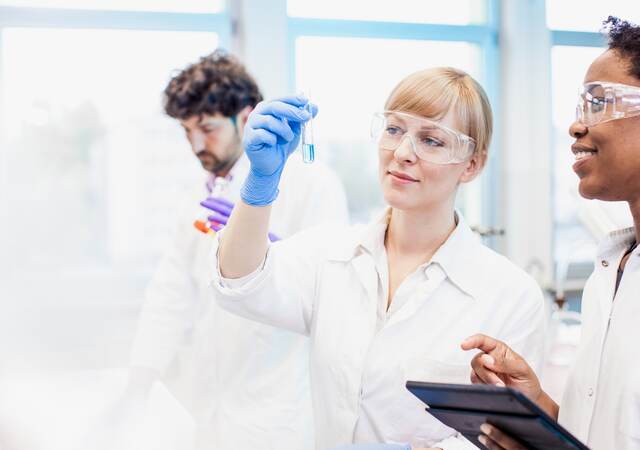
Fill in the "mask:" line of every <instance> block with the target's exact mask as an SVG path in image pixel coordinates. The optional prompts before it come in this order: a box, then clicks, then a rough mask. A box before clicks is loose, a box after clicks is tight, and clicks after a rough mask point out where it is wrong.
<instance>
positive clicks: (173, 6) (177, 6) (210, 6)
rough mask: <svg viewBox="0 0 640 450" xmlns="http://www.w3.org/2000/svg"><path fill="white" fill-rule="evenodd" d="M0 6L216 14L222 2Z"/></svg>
mask: <svg viewBox="0 0 640 450" xmlns="http://www.w3.org/2000/svg"><path fill="white" fill-rule="evenodd" d="M0 6H20V7H35V8H69V9H92V10H119V11H157V12H183V13H217V12H220V11H222V10H223V9H224V0H207V1H202V0H182V1H180V2H176V1H174V0H0Z"/></svg>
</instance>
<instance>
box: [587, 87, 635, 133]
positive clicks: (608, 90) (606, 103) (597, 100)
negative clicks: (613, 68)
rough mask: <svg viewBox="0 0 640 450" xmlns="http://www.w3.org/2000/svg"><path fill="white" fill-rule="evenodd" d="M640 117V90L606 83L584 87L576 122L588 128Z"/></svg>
mask: <svg viewBox="0 0 640 450" xmlns="http://www.w3.org/2000/svg"><path fill="white" fill-rule="evenodd" d="M638 115H640V88H639V87H637V86H629V85H626V84H619V83H607V82H606V81H593V82H591V83H585V84H584V85H583V86H582V90H581V92H580V97H579V98H578V106H577V107H576V120H578V122H580V123H582V124H583V125H585V126H587V127H592V126H594V125H597V124H599V123H602V122H609V121H611V120H616V119H624V118H625V117H634V116H638Z"/></svg>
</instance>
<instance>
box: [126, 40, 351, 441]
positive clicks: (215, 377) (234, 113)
mask: <svg viewBox="0 0 640 450" xmlns="http://www.w3.org/2000/svg"><path fill="white" fill-rule="evenodd" d="M261 100H262V95H261V93H260V91H259V89H258V86H257V85H256V83H255V81H254V80H253V78H252V77H251V76H250V75H249V74H248V73H247V71H246V69H245V68H244V66H243V65H242V64H241V63H240V62H239V61H238V60H237V59H236V58H234V57H232V56H231V55H228V54H227V53H225V52H222V51H216V52H215V53H213V54H212V55H209V56H207V57H204V58H201V60H200V61H199V62H198V63H195V64H192V65H190V66H188V67H187V68H186V69H185V70H183V71H182V72H180V73H179V74H178V75H176V76H175V77H174V78H173V79H172V80H171V81H170V83H169V85H168V86H167V88H166V89H165V111H166V113H167V114H168V115H169V116H171V117H173V118H175V119H176V120H178V121H179V122H180V124H181V125H182V127H183V128H184V131H185V134H186V137H187V139H188V141H189V143H190V144H191V149H192V151H193V153H194V155H195V156H196V157H197V158H198V159H199V160H200V163H201V164H202V167H203V168H204V169H205V171H206V172H207V176H206V177H207V180H206V181H207V182H206V185H207V187H208V193H209V194H211V188H212V186H213V184H214V180H219V179H224V180H225V182H224V184H225V185H226V189H225V190H224V192H223V193H222V194H221V193H220V192H216V195H221V196H222V197H223V200H224V202H225V205H227V204H230V203H229V202H235V201H237V200H238V198H239V191H240V188H241V183H242V181H243V180H244V178H245V177H246V174H247V172H248V170H249V164H248V160H247V158H246V157H245V156H244V154H243V150H242V145H241V136H242V132H243V127H244V124H245V122H246V120H247V117H248V115H249V113H250V112H251V110H252V109H253V108H254V106H255V105H256V104H257V103H258V102H259V101H261ZM297 159H298V163H297V164H295V165H294V166H293V167H292V168H291V170H288V171H285V172H284V173H283V178H282V180H283V184H282V189H281V192H280V195H279V197H278V199H277V201H276V202H275V204H274V210H273V214H274V217H275V218H276V220H277V223H275V224H274V227H273V229H272V230H271V231H273V233H274V234H276V235H277V236H279V237H282V238H285V237H287V236H289V235H291V234H293V233H295V232H297V231H299V230H301V229H303V228H306V227H309V226H313V225H318V224H320V223H322V222H324V221H327V220H338V221H346V219H347V217H346V214H347V212H346V199H345V196H344V193H343V190H342V186H341V184H340V182H339V180H338V178H337V177H336V176H335V175H334V174H333V172H331V171H329V170H328V169H327V168H326V167H324V166H322V165H321V164H313V165H306V164H303V163H302V161H301V158H297ZM203 181H204V180H203ZM204 185H205V183H203V192H202V194H201V197H200V198H197V199H193V205H194V211H193V213H191V214H190V215H188V216H187V217H185V220H184V223H183V224H182V225H181V226H180V228H179V230H178V233H177V236H176V237H175V240H174V242H173V244H172V247H171V248H170V249H169V251H168V252H167V254H166V256H165V258H164V259H163V261H162V262H161V264H160V266H159V268H158V270H157V272H156V274H155V276H154V279H153V281H152V282H151V284H150V286H149V287H148V290H147V293H146V300H145V303H144V306H143V310H142V314H141V319H140V324H139V327H138V332H137V336H136V339H135V341H134V346H133V351H132V356H131V367H132V369H131V383H130V389H133V390H136V389H137V390H138V392H140V391H141V390H145V389H148V388H149V386H150V384H151V382H152V381H153V380H154V379H157V378H162V377H163V376H164V375H165V374H167V371H168V369H170V368H171V369H174V371H176V368H177V371H178V378H179V380H180V383H178V386H179V387H180V388H181V389H180V390H181V391H182V392H185V391H186V394H184V395H183V396H182V397H183V398H186V399H187V402H188V404H189V405H188V406H189V408H190V409H191V411H192V413H193V414H194V417H195V419H196V422H197V427H198V433H197V441H198V448H209V449H216V450H231V449H234V450H235V449H238V448H264V449H276V448H277V449H285V450H286V449H290V450H301V449H305V448H310V447H311V446H312V434H311V430H312V422H311V418H310V394H309V387H308V361H307V342H306V338H304V337H302V336H298V335H295V334H293V333H290V332H286V331H282V330H280V329H276V328H272V327H269V326H266V325H261V324H258V323H255V322H252V321H247V320H245V319H241V318H239V317H237V316H234V315H232V314H229V313H227V312H225V311H224V310H222V309H220V308H218V307H217V306H216V304H215V299H214V298H213V292H212V291H211V290H210V288H209V286H208V282H209V279H210V274H209V272H210V270H211V262H210V261H211V258H210V251H211V244H212V243H213V238H212V236H211V235H210V234H205V233H202V232H201V231H198V230H197V229H196V228H194V226H193V223H194V219H198V218H199V216H200V217H201V216H202V214H203V210H202V208H201V207H200V206H199V201H200V200H204V199H205V198H206V197H207V191H205V190H204ZM294 186H295V189H292V188H290V187H294ZM211 214H214V213H213V212H212V213H211ZM205 231H206V230H205ZM185 355H186V356H185ZM177 357H178V358H177ZM177 359H182V361H180V362H179V363H177V362H176V360H177ZM185 361H186V362H185Z"/></svg>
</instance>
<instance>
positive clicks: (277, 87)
mask: <svg viewBox="0 0 640 450" xmlns="http://www.w3.org/2000/svg"><path fill="white" fill-rule="evenodd" d="M608 15H617V16H619V17H621V18H624V19H627V20H630V21H635V22H639V21H640V9H639V8H638V4H637V0H609V1H607V2H602V1H599V0H547V1H545V0H513V1H509V0H450V1H447V2H442V1H435V0H433V1H432V0H395V1H393V2H389V1H384V0H324V1H321V2H320V1H312V0H270V1H268V2H267V1H263V0H227V1H226V2H225V1H224V0H127V1H124V0H109V1H106V0H0V307H1V309H0V375H1V374H3V373H4V374H7V373H14V372H15V371H31V372H33V371H36V372H37V371H38V370H76V369H82V370H97V369H106V368H116V367H124V366H126V364H127V357H128V351H129V345H130V343H131V339H132V337H133V334H134V331H135V326H136V318H137V314H138V311H139V308H140V306H141V303H142V300H143V291H144V288H145V286H146V284H147V283H148V281H149V279H150V276H151V274H152V273H153V270H154V268H155V266H156V265H157V263H158V260H159V257H160V256H161V254H162V251H163V249H164V248H165V247H166V244H167V241H168V239H169V237H170V235H171V231H172V229H173V227H174V226H175V225H176V221H175V220H176V217H175V211H176V209H177V208H179V207H180V200H181V198H183V196H184V194H185V193H186V192H188V191H190V190H193V189H195V188H198V187H200V186H201V183H202V179H203V173H202V169H201V167H200V165H199V163H198V161H197V160H196V159H195V158H194V157H193V155H192V154H191V151H190V148H189V145H188V143H187V141H186V139H185V138H184V132H183V131H182V129H181V128H180V127H179V124H178V123H177V122H176V121H174V120H172V119H169V118H167V117H166V116H164V114H163V112H162V104H161V99H162V96H161V93H162V90H163V89H164V87H165V86H166V84H167V82H168V81H169V79H170V77H171V76H172V75H173V74H175V73H176V71H178V70H179V69H182V68H184V67H185V66H186V65H187V64H188V63H191V62H195V61H196V60H197V59H198V58H199V57H200V56H202V55H205V54H208V53H210V52H212V51H213V50H214V49H216V48H218V47H223V48H226V49H228V50H229V51H231V52H232V53H234V54H236V55H237V56H239V57H240V58H241V59H242V60H243V61H244V62H245V63H246V65H247V66H248V68H249V69H250V71H251V73H252V74H253V75H254V76H255V77H256V79H257V81H258V84H259V85H260V86H261V88H262V89H263V92H264V94H265V97H267V98H269V97H274V96H279V95H284V94H287V93H292V92H298V91H305V92H308V93H309V94H310V96H311V98H312V99H313V100H314V101H315V102H316V103H317V104H318V105H319V106H320V111H321V113H320V115H319V116H318V118H317V120H316V122H315V129H314V133H315V139H316V147H317V155H318V157H319V158H320V159H322V160H324V161H325V162H327V163H328V164H330V165H331V166H332V167H333V168H334V169H335V170H336V171H337V172H338V173H339V175H340V177H341V179H342V181H343V183H344V185H345V188H346V191H347V194H348V199H349V207H350V212H351V215H352V221H354V222H355V221H366V220H368V219H369V217H370V215H371V214H372V212H373V211H375V210H376V209H377V208H379V207H380V206H381V199H380V195H379V192H378V191H377V182H376V158H375V157H374V154H375V153H374V151H375V147H374V145H373V144H372V143H371V142H370V140H369V135H368V127H369V121H370V117H371V114H372V113H373V112H375V111H379V110H381V109H382V106H383V103H384V100H385V98H386V96H387V95H388V93H389V92H390V90H391V88H392V87H393V86H394V85H395V84H396V83H397V82H398V81H399V80H400V79H401V78H402V77H403V76H405V75H406V74H408V73H410V72H412V71H415V70H418V69H422V68H425V67H430V66H441V65H451V66H455V67H459V68H462V69H464V70H466V71H468V72H469V73H470V74H472V75H473V76H474V77H476V78H477V79H478V80H479V81H480V82H481V83H482V85H483V86H484V87H485V88H486V90H487V92H488V94H489V97H490V99H491V102H492V105H493V107H494V111H495V114H496V127H495V138H494V140H493V144H492V146H491V150H490V152H491V159H490V163H489V165H488V167H487V169H486V171H485V172H484V174H483V176H482V178H481V179H480V180H477V181H476V182H474V183H473V184H472V185H470V186H468V187H466V188H465V190H464V191H463V192H462V195H461V196H460V202H459V207H460V208H461V209H462V210H463V212H464V213H465V215H466V217H467V220H468V222H470V223H471V224H472V225H474V226H476V227H478V229H479V230H481V231H483V232H484V233H485V234H486V237H485V239H486V242H487V243H488V244H489V245H491V246H492V247H494V248H495V249H496V250H498V251H500V252H502V253H504V254H505V255H506V256H508V257H509V258H511V259H512V260H513V261H514V262H516V263H517V264H518V265H520V266H521V267H523V268H525V270H527V271H528V272H529V273H531V274H532V275H533V276H534V277H536V279H537V280H538V281H539V282H540V284H541V285H542V286H543V288H544V289H545V290H546V292H547V293H548V295H549V303H550V313H551V312H553V311H554V309H553V307H552V306H551V305H552V301H553V300H554V299H556V298H558V299H559V300H561V302H562V301H566V302H567V304H566V305H565V306H564V308H565V309H564V310H563V311H561V313H560V314H558V313H556V315H555V316H553V320H555V322H552V323H555V324H556V325H557V326H556V328H553V327H552V328H551V329H552V332H551V333H552V336H550V337H551V341H552V342H555V343H556V344H558V342H559V344H558V345H559V346H560V347H562V346H563V345H565V344H566V348H565V350H566V351H565V350H563V351H562V352H560V354H556V355H555V356H554V355H553V354H552V355H551V361H552V362H553V361H555V363H557V364H556V366H563V365H566V364H568V362H569V361H570V356H571V348H572V345H574V343H575V342H576V336H577V334H576V333H578V332H579V326H578V325H579V314H578V313H579V311H580V302H579V298H580V293H581V289H582V287H583V285H584V281H585V279H586V277H587V276H588V274H589V273H590V271H591V269H592V267H593V265H592V261H591V260H592V258H593V256H594V250H595V244H596V242H597V240H598V239H599V238H600V237H602V236H603V234H604V233H606V232H607V231H610V230H611V229H613V228H620V227H622V226H625V225H627V224H629V223H630V217H629V216H628V213H627V211H626V210H625V205H616V204H609V205H603V204H600V203H598V202H587V201H584V200H582V199H581V198H580V197H579V196H578V194H577V190H576V187H577V177H576V176H575V175H574V173H573V172H572V170H571V164H572V160H573V157H572V155H571V153H570V150H569V145H570V142H571V139H570V138H569V136H568V133H567V129H568V126H569V124H570V123H571V122H572V120H573V117H574V111H575V104H576V99H577V92H578V88H579V86H580V84H581V81H582V78H583V76H584V73H585V71H586V69H587V67H588V65H589V63H590V62H591V61H592V60H593V58H594V57H595V56H597V55H598V54H599V53H600V52H602V51H603V48H604V45H605V42H604V39H603V37H602V35H601V34H599V29H600V26H601V23H602V21H603V20H604V19H606V17H607V16H608ZM565 313H571V314H568V315H567V314H565ZM553 330H555V331H553ZM558 330H559V331H558ZM554 340H555V341H554ZM567 349H568V350H567ZM550 351H552V352H553V349H552V350H550ZM554 358H555V359H554ZM550 373H552V372H550ZM550 380H551V381H549V383H556V384H555V385H554V386H556V385H557V391H558V392H559V391H560V390H561V384H562V383H561V382H560V381H554V380H555V379H554V378H553V377H551V378H550ZM0 430H1V428H0ZM0 447H1V445H0Z"/></svg>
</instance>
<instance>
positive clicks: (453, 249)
mask: <svg viewBox="0 0 640 450" xmlns="http://www.w3.org/2000/svg"><path fill="white" fill-rule="evenodd" d="M455 213H456V217H457V218H458V225H457V226H456V228H455V229H454V230H453V232H452V233H451V235H450V236H449V238H448V239H447V240H446V241H445V243H444V244H442V246H441V247H440V248H439V249H438V250H437V251H436V253H435V254H434V255H433V257H432V258H431V261H429V262H427V263H425V264H423V265H422V266H421V268H422V270H424V271H425V273H426V274H427V276H428V275H429V273H428V271H429V266H430V265H432V264H437V265H438V266H439V267H440V268H441V269H442V270H443V271H444V272H445V274H446V276H447V277H448V278H449V279H450V281H451V282H452V283H453V284H455V285H456V286H457V287H458V288H459V289H460V290H461V291H463V292H465V293H466V294H468V295H470V296H471V297H473V298H477V297H478V295H479V293H480V292H481V290H482V288H483V285H484V281H483V279H482V276H481V275H480V274H479V273H477V272H473V271H470V270H469V267H470V266H473V264H472V265H469V264H466V263H465V261H473V260H477V259H479V258H480V257H481V255H480V251H481V250H482V243H481V242H480V240H479V238H478V236H476V235H475V234H474V233H473V231H472V230H471V228H469V226H468V225H467V223H466V221H465V220H464V217H463V216H462V214H460V212H459V211H456V212H455ZM390 217H391V208H387V209H386V210H385V211H384V212H383V213H382V214H381V215H380V217H379V218H378V220H376V221H374V222H372V223H370V224H368V225H366V226H365V227H364V229H362V228H360V229H359V231H358V232H357V233H355V234H354V235H353V236H351V237H350V242H347V243H346V245H344V246H340V247H341V248H340V249H339V250H338V249H336V250H337V251H336V252H334V253H333V254H332V255H331V256H330V257H329V259H331V260H334V261H343V262H348V261H351V260H352V259H354V258H356V257H359V256H361V255H363V254H369V255H370V256H371V257H372V258H375V255H378V254H379V253H380V252H382V251H385V249H384V237H385V233H386V231H387V226H388V225H389V219H390ZM358 259H361V258H358Z"/></svg>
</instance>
